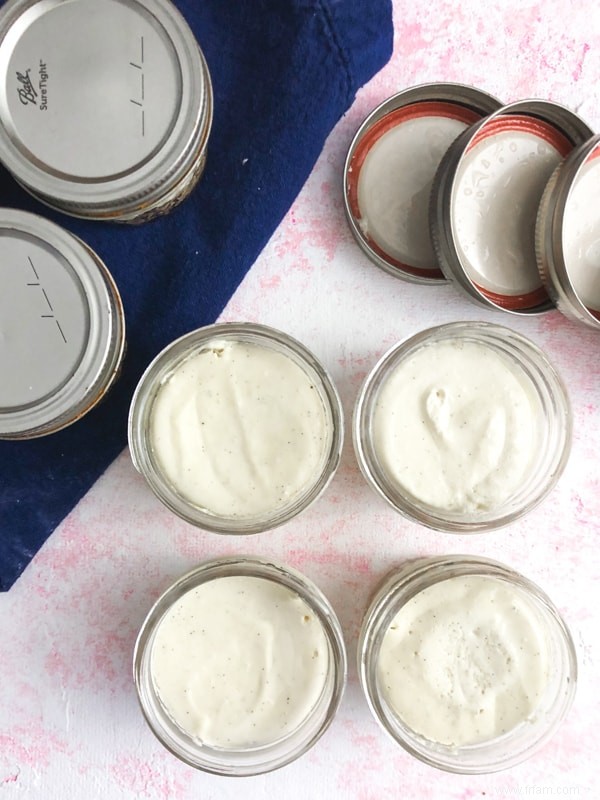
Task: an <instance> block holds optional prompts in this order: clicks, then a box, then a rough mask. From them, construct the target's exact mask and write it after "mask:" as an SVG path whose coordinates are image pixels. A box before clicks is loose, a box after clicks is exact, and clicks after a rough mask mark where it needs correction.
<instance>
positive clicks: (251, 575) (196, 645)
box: [134, 556, 346, 776]
mask: <svg viewBox="0 0 600 800" xmlns="http://www.w3.org/2000/svg"><path fill="white" fill-rule="evenodd" d="M134 678H135V683H136V688H137V692H138V698H139V701H140V704H141V707H142V711H143V713H144V716H145V718H146V721H147V722H148V724H149V726H150V728H151V729H152V731H153V732H154V734H155V735H156V736H157V737H158V739H159V740H160V741H161V743H162V744H163V745H164V746H165V747H166V748H167V749H169V750H170V751H171V752H172V753H173V754H174V755H176V756H177V757H178V758H180V759H182V760H183V761H185V762H187V763H188V764H190V765H191V766H193V767H196V768H198V769H202V770H204V771H206V772H212V773H215V774H219V775H238V776H240V775H256V774H259V773H263V772H268V771H271V770H273V769H277V768H278V767H282V766H284V765H285V764H288V763H289V762H290V761H293V760H294V759H296V758H298V757H299V756H300V755H302V754H303V753H304V752H306V751H307V750H308V749H309V748H310V747H312V746H313V745H314V744H315V742H316V741H317V740H318V739H319V738H320V736H321V735H322V734H323V733H324V731H325V730H326V729H327V728H328V727H329V725H330V723H331V722H332V720H333V718H334V716H335V713H336V711H337V708H338V706H339V703H340V700H341V697H342V694H343V690H344V686H345V681H346V653H345V647H344V641H343V638H342V632H341V628H340V624H339V622H338V619H337V617H336V615H335V612H334V611H333V609H332V607H331V605H330V604H329V602H328V600H327V599H326V598H325V596H324V595H323V594H322V592H321V591H320V590H319V589H318V588H317V587H316V586H315V585H314V584H313V583H312V582H311V581H309V580H308V578H306V577H304V576H303V575H301V574H300V573H299V572H296V571H295V570H292V569H290V568H288V567H284V566H282V565H280V564H275V563H273V562H271V561H267V560H264V559H260V558H253V557H241V556H235V557H230V558H222V559H216V560H214V561H209V562H205V563H203V564H200V565H199V566H198V567H197V568H196V569H194V570H192V571H191V572H189V573H188V574H187V575H184V576H183V577H182V578H180V579H179V580H177V581H176V582H175V583H174V584H173V585H172V586H171V587H170V588H169V589H167V591H166V592H165V593H164V594H163V595H162V597H160V598H159V599H158V600H157V602H156V603H155V604H154V606H153V608H152V609H151V611H150V613H149V614H148V616H147V618H146V620H145V622H144V624H143V625H142V628H141V630H140V633H139V636H138V640H137V643H136V647H135V654H134Z"/></svg>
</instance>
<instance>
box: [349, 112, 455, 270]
mask: <svg viewBox="0 0 600 800" xmlns="http://www.w3.org/2000/svg"><path fill="white" fill-rule="evenodd" d="M466 127H467V125H466V124H465V123H464V122H461V121H459V120H456V119H450V118H447V117H433V116H425V117H417V118H415V119H410V120H406V121H405V122H402V123H400V124H398V125H397V126H396V127H395V128H392V129H391V130H390V131H388V132H387V133H384V134H383V136H381V138H379V139H378V140H377V141H376V142H375V144H374V145H373V146H372V147H371V149H370V150H369V153H368V155H367V156H366V158H365V160H364V162H363V165H362V167H361V170H360V176H359V179H358V205H359V208H360V213H361V221H360V226H361V229H362V231H363V233H365V234H366V235H368V236H370V237H371V239H373V241H375V242H376V244H378V245H379V247H380V248H381V249H382V250H383V251H384V252H385V253H387V254H388V255H390V256H392V258H394V259H396V260H397V261H401V262H402V263H405V264H408V265H409V266H414V267H418V268H421V269H436V268H437V261H436V257H435V253H434V251H433V245H432V243H431V237H430V235H429V216H428V208H429V195H430V192H431V185H432V183H433V178H434V176H435V172H436V170H437V168H438V166H439V164H440V161H441V160H442V157H443V155H444V153H445V152H446V150H447V149H448V147H449V146H450V145H451V144H452V142H453V141H454V139H456V137H457V136H458V135H459V134H460V133H462V131H463V130H465V128H466Z"/></svg>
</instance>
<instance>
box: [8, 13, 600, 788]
mask: <svg viewBox="0 0 600 800" xmlns="http://www.w3.org/2000/svg"><path fill="white" fill-rule="evenodd" d="M395 29H396V44H395V52H394V56H393V59H392V61H391V62H390V64H389V65H388V66H387V67H386V68H385V69H384V70H383V71H382V72H381V73H380V74H379V75H377V76H376V77H375V78H374V79H373V80H372V81H371V83H370V84H369V85H368V86H367V87H365V88H364V89H363V90H362V91H361V92H360V94H359V96H358V97H357V99H356V102H355V103H354V106H353V107H352V109H351V110H350V111H349V113H348V114H347V116H346V117H345V118H344V119H343V120H342V121H341V122H340V123H339V125H338V126H337V128H336V129H335V130H334V132H333V133H332V135H331V137H330V138H329V140H328V142H327V145H326V147H325V149H324V152H323V153H322V155H321V158H320V160H319V162H318V164H317V166H316V168H315V170H314V172H313V174H312V176H311V177H310V179H309V181H308V182H307V184H306V186H305V187H304V189H303V191H302V192H301V194H300V196H299V197H298V198H297V200H296V202H295V204H294V206H293V208H292V209H291V210H290V212H289V214H288V215H287V217H286V219H285V220H284V222H283V223H282V225H281V226H280V228H279V230H278V231H277V232H276V234H275V235H274V237H273V239H272V241H271V242H270V244H269V245H268V246H267V247H266V249H265V251H264V252H263V254H262V256H261V257H260V259H259V260H258V262H257V264H256V265H255V267H254V268H253V270H252V271H251V272H250V274H249V275H248V277H247V279H246V281H245V282H244V284H243V285H242V286H241V288H240V290H239V291H238V293H237V294H236V295H235V297H234V298H233V299H232V301H231V303H230V304H229V306H228V308H227V309H226V311H225V314H224V315H223V318H224V319H226V320H234V319H235V320H237V319H241V320H253V321H260V322H264V323H268V324H271V325H274V326H277V327H280V328H282V329H284V330H286V331H288V332H289V333H291V334H292V335H294V336H296V337H298V338H299V339H301V340H302V341H304V342H305V343H306V344H307V345H308V346H309V347H311V348H312V349H313V350H314V351H315V352H316V353H317V354H318V355H319V357H320V358H321V359H322V360H323V361H324V363H325V364H326V365H327V367H328V368H329V369H330V371H331V373H332V375H333V377H334V379H335V381H336V383H337V384H338V386H339V389H340V393H341V396H342V398H343V402H344V406H345V409H346V412H347V417H348V419H349V417H350V413H351V409H352V404H353V401H354V398H355V395H356V392H357V389H358V387H359V385H360V382H361V380H362V378H363V377H364V375H365V374H366V372H367V371H368V370H369V369H370V367H371V366H372V365H373V363H374V361H375V360H376V358H377V357H378V356H379V355H380V354H381V353H382V352H383V351H384V350H385V349H386V348H387V347H389V346H390V345H391V344H392V343H393V342H395V341H396V340H398V339H399V338H402V337H404V336H406V335H409V334H411V333H414V332H416V331H418V330H421V329H423V328H426V327H428V326H430V325H432V324H439V323H443V322H449V321H454V320H461V319H485V320H490V321H494V322H498V323H502V324H506V325H509V326H512V327H514V328H516V329H518V330H519V331H521V332H522V333H524V334H526V335H527V336H529V337H530V338H532V339H533V340H534V341H536V342H537V343H538V344H540V345H541V346H542V347H544V348H545V349H546V351H547V353H548V355H549V356H550V358H551V359H552V360H553V361H554V362H555V364H556V366H557V367H558V369H559V370H560V371H561V373H562V375H563V376H564V378H565V380H566V382H567V385H568V387H569V389H570V393H571V399H572V403H573V411H574V415H575V441H574V446H573V452H572V457H571V460H570V463H569V466H568V468H567V470H566V473H565V474H564V476H563V477H562V479H561V481H560V483H559V485H558V487H557V488H556V489H555V490H554V491H553V493H552V494H551V496H550V497H549V498H548V499H547V500H546V502H545V503H544V504H543V505H542V506H541V507H540V508H538V509H537V510H536V511H534V512H533V513H531V514H530V515H529V516H528V517H526V518H525V519H524V520H523V521H521V522H519V523H517V524H515V525H512V526H511V527H509V528H506V529H504V530H501V531H498V532H496V533H492V534H484V535H477V536H472V537H461V536H451V535H444V534H440V533H434V532H432V531H427V530H425V529H424V528H421V527H419V526H417V525H414V524H411V523H408V522H406V521H404V520H403V519H402V518H400V517H399V516H397V515H396V514H394V513H393V512H392V511H391V510H388V509H387V507H386V506H385V505H384V504H383V502H381V501H379V499H378V498H377V497H376V496H375V495H374V494H373V493H372V492H371V491H370V490H369V488H368V487H367V485H366V484H365V482H364V481H363V479H362V478H361V476H360V474H359V471H358V468H357V466H356V463H355V459H354V456H353V453H352V449H351V446H350V443H349V437H348V441H347V444H346V446H345V450H344V457H343V461H342V466H341V469H340V470H339V472H338V474H337V476H336V477H335V479H334V481H333V483H332V485H331V486H330V488H329V490H328V491H327V493H326V494H325V496H324V497H323V498H321V500H320V501H319V502H318V503H317V504H316V505H315V506H313V508H312V509H310V510H309V511H308V512H307V513H306V514H305V515H304V516H302V517H301V518H299V519H298V520H296V521H293V522H291V523H289V524H288V525H286V526H285V527H283V528H281V529H279V530H276V531H273V532H271V533H266V534H262V535H260V536H255V537H252V538H250V539H240V540H235V539H229V538H224V537H220V536H216V535H211V534H209V533H205V532H202V531H198V530H195V529H194V528H192V527H190V526H188V525H186V524H185V523H184V522H181V521H180V520H178V519H176V518H174V517H173V516H172V515H171V514H169V512H167V511H166V510H165V509H164V508H162V507H161V505H160V504H159V502H158V501H157V500H156V499H155V498H154V496H153V495H152V494H151V493H150V491H149V489H148V488H147V487H146V485H145V483H144V481H143V480H142V479H141V478H140V477H139V476H138V475H137V474H136V473H135V471H134V469H133V467H132V465H131V463H130V460H129V457H128V455H127V453H123V455H122V456H121V457H120V458H119V459H118V460H117V462H116V463H115V464H114V465H113V466H112V467H111V468H110V469H109V470H108V472H107V473H106V474H105V476H104V477H103V478H102V479H101V480H100V481H99V483H98V484H97V486H96V487H95V488H94V489H93V491H92V492H90V494H89V495H88V496H87V497H86V498H85V499H84V500H83V502H81V503H80V505H79V506H78V507H77V508H76V509H75V511H74V512H73V513H72V514H71V516H70V517H69V518H68V519H67V520H66V521H65V522H64V524H63V525H62V526H61V527H60V529H59V530H58V531H57V532H56V534H55V535H54V536H53V537H52V538H51V539H50V541H49V542H48V544H47V545H46V546H45V547H44V549H43V550H42V552H41V553H40V554H39V555H38V557H37V558H36V559H35V560H34V562H33V564H32V565H31V567H30V568H29V569H28V570H27V571H26V573H25V574H24V575H23V577H22V578H21V580H20V581H19V582H18V584H17V585H16V586H15V587H14V589H13V590H11V592H10V593H9V594H7V595H4V596H0V639H1V641H2V655H1V657H0V798H11V800H12V798H27V800H65V799H66V798H85V799H86V800H95V798H101V799H102V800H117V799H118V800H121V798H138V797H139V798H150V800H166V799H167V798H174V799H175V800H179V799H180V800H192V798H193V800H198V798H201V799H202V800H208V799H209V798H239V797H241V796H243V797H245V798H248V800H252V799H253V798H257V799H258V798H263V797H267V796H269V797H271V796H280V797H284V798H290V800H295V799H296V798H298V800H306V798H310V800H313V799H314V798H332V799H335V798H357V800H381V799H382V798H396V797H397V798H400V797H402V798H421V797H423V798H434V800H437V798H439V799H440V800H459V798H464V799H465V800H466V798H482V797H485V798H501V797H506V796H511V795H513V796H529V795H550V796H552V795H565V794H566V795H568V796H570V797H581V798H596V797H597V796H598V788H597V776H598V766H597V762H598V744H597V741H598V739H597V732H598V730H599V729H600V704H599V701H598V697H599V696H600V693H599V692H598V685H600V652H599V645H600V624H599V616H600V611H599V609H600V569H599V567H600V555H599V554H600V548H599V547H598V540H599V537H600V521H599V520H600V470H599V466H598V465H599V456H598V454H599V453H600V358H598V353H599V347H600V335H598V334H595V333H594V332H588V331H587V330H585V329H584V328H581V327H577V326H576V325H574V324H572V323H570V322H568V321H567V320H566V319H563V318H562V317H561V316H560V315H559V314H558V313H557V312H552V313H551V314H548V315H546V316H543V317H539V318H535V319H523V318H514V317H511V316H508V315H505V314H502V313H494V312H491V311H490V312H487V311H485V310H482V309H479V308H477V307H476V306H474V305H471V304H470V303H468V302H467V301H466V300H465V299H463V298H462V297H461V296H460V295H458V294H457V293H456V292H455V291H454V290H453V289H452V288H451V287H446V286H440V287H435V288H429V287H422V286H413V285H410V284H407V283H403V282H401V281H398V280H395V279H394V278H392V277H390V276H388V275H386V274H384V273H383V272H381V271H379V270H378V269H376V268H375V267H374V266H373V265H372V264H370V263H369V261H368V260H367V259H366V257H365V256H364V255H363V254H362V252H361V251H360V250H359V249H358V247H357V246H356V245H355V243H354V241H353V239H352V237H351V235H350V233H349V230H348V229H347V226H346V223H345V220H344V214H343V204H342V197H341V188H340V187H341V168H342V164H343V160H344V157H345V153H346V150H347V147H348V145H349V143H350V140H351V137H352V135H353V133H354V131H355V130H356V128H357V127H358V125H359V123H360V122H361V120H362V119H363V118H364V117H365V116H366V114H367V113H368V112H369V111H370V110H371V109H372V108H373V107H374V106H375V105H377V104H378V103H379V102H381V101H382V100H383V99H384V98H386V97H387V96H389V95H391V94H393V93H395V92H396V91H398V90H400V89H402V88H405V87H408V86H411V85H414V84H416V83H422V82H426V81H437V80H451V81H459V82H463V83H468V84H473V85H476V86H479V87H481V88H483V89H485V90H487V91H489V92H491V93H492V94H495V95H497V96H499V97H500V98H502V99H504V100H506V101H509V100H517V99H520V98H524V97H533V96H537V97H546V98H550V99H553V100H555V101H558V102H561V103H563V104H565V105H567V106H569V107H570V108H572V109H574V110H576V111H578V112H579V113H580V114H581V115H582V116H583V117H584V118H585V119H586V120H587V121H588V122H589V124H590V125H591V126H592V127H595V128H596V129H598V128H600V84H599V83H598V75H599V74H600V12H598V11H597V10H596V9H595V6H594V4H591V3H590V4H588V3H573V2H567V0H546V1H545V2H543V1H542V0H490V2H481V0H462V2H461V3H460V4H459V3H454V2H451V1H450V0H446V1H445V2H444V0H428V1H427V2H425V0H411V1H410V2H409V1H408V0H395ZM236 552H254V553H256V554H258V555H269V556H272V557H275V558H278V559H280V560H282V561H284V562H287V563H288V564H290V565H292V566H295V567H297V568H299V569H301V570H302V571H304V572H305V573H306V574H307V575H308V576H310V577H311V578H313V579H314V580H315V581H316V582H317V583H318V584H319V585H320V586H321V588H322V589H323V590H324V591H325V593H326V594H327V595H328V596H329V598H330V599H331V601H332V603H333V604H334V606H335V607H336V608H337V609H338V611H339V615H340V618H341V622H342V624H343V627H344V631H345V635H346V641H347V645H348V649H349V654H350V663H351V670H350V679H349V684H348V689H347V692H346V695H345V697H344V701H343V704H342V707H341V710H340V713H339V715H338V717H337V718H336V720H335V721H334V724H333V725H332V727H331V728H330V730H329V731H328V732H327V734H326V735H325V736H324V737H323V739H322V740H321V741H320V742H319V743H318V745H317V746H316V747H315V748H314V749H313V750H312V751H311V752H309V753H308V754H307V755H305V756H304V757H303V758H302V759H300V760H299V761H297V762H295V763H294V764H292V765H290V766H288V767H286V768H285V769H283V770H281V771H279V772H277V773H273V774H272V775H267V776H262V777H257V778H249V779H244V780H242V781H233V780H228V779H224V778H218V777H213V776H208V775H204V774H201V773H197V772H195V771H194V770H192V769H191V768H188V767H186V766H184V765H182V764H181V763H179V762H178V761H177V760H176V759H175V758H173V757H172V756H171V755H169V754H168V753H167V752H166V751H164V750H163V749H162V748H161V747H160V745H159V744H158V743H157V742H156V740H155V739H154V738H153V736H152V735H151V733H150V732H149V731H148V729H147V728H146V726H145V723H144V722H143V720H142V717H141V714H140V712H139V710H138V708H137V702H136V698H135V694H134V690H133V685H132V681H131V677H130V672H131V669H130V663H131V654H132V648H133V643H134V640H135V636H136V632H137V630H138V628H139V625H140V623H141V621H142V619H143V617H144V615H145V613H146V611H147V610H148V608H149V606H150V604H151V603H152V602H153V600H154V599H155V598H156V597H157V595H158V593H159V592H160V591H161V590H162V589H164V588H165V587H166V586H167V585H168V584H169V582H170V581H171V580H172V579H173V578H175V577H176V576H178V575H179V574H180V573H182V572H183V571H185V570H188V569H189V568H190V567H192V566H193V565H194V564H195V563H196V562H198V561H199V560H201V559H204V558H208V557H214V556H218V555H223V554H229V553H236ZM445 552H466V553H477V554H481V555H485V556H489V557H493V558H498V559H500V560H502V561H505V562H507V563H509V564H511V565H512V566H514V567H515V568H517V569H519V570H521V571H523V572H525V573H526V574H527V575H528V576H529V577H530V578H532V579H533V580H535V581H537V582H538V583H540V584H541V585H542V586H543V587H544V588H545V589H546V590H547V591H548V592H549V593H550V594H551V595H552V597H553V598H554V600H555V602H556V603H557V605H558V606H559V608H560V609H561V611H562V612H563V613H564V615H565V617H566V619H567V621H568V623H569V625H570V627H571V630H572V632H573V636H574V638H575V641H576V644H577V649H578V657H579V664H580V672H581V675H580V681H579V687H578V694H577V698H576V701H575V704H574V707H573V709H572V710H571V712H570V714H569V716H568V718H567V720H566V721H565V723H564V724H563V726H562V728H561V729H560V731H559V732H558V734H557V735H556V736H555V737H554V739H553V740H552V741H551V742H550V743H549V744H548V745H547V746H546V747H545V748H544V749H543V750H542V751H541V752H540V753H539V754H538V755H537V756H535V757H534V758H532V759H531V760H530V761H529V762H527V763H525V764H523V765H522V766H519V767H517V768H515V769H512V770H510V771H508V772H505V773H499V774H497V775H493V776H482V777H464V776H452V775H447V774H444V773H442V772H438V771H436V770H433V769H431V768H428V767H425V766H424V765H422V764H420V763H419V762H417V761H415V760H414V759H412V758H411V757H410V756H408V755H407V754H405V753H404V752H403V751H401V750H400V749H399V748H397V747H395V746H394V745H393V744H392V743H391V742H389V741H388V740H387V738H386V737H385V736H384V735H383V733H382V732H381V731H380V730H379V728H378V727H377V725H376V724H375V722H374V721H373V719H372V718H371V717H370V715H369V711H368V708H367V706H366V703H365V701H364V699H363V698H362V696H361V692H360V689H359V686H358V683H357V679H356V671H355V668H354V663H353V662H354V650H355V645H356V638H357V632H358V627H359V624H360V619H361V615H362V613H363V610H364V608H365V606H366V604H367V601H368V598H369V596H370V594H371V592H372V591H373V589H374V587H375V586H376V584H377V582H378V580H379V578H380V577H381V576H382V575H383V574H384V573H385V572H386V571H387V570H389V568H390V567H391V566H392V565H393V564H395V563H399V562H401V561H403V560H404V559H406V558H411V557H414V556H416V555H423V554H434V553H445Z"/></svg>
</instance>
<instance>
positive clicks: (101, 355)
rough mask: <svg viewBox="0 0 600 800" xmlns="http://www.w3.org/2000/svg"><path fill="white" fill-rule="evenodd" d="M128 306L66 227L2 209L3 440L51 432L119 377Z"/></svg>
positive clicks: (81, 411) (0, 401) (0, 371)
mask: <svg viewBox="0 0 600 800" xmlns="http://www.w3.org/2000/svg"><path fill="white" fill-rule="evenodd" d="M124 342H125V339H124V319H123V309H122V306H121V301H120V298H119V295H118V292H117V290H116V287H115V285H114V283H113V281H112V278H111V277H110V275H109V274H108V272H107V270H106V268H105V267H104V265H103V264H102V263H101V262H100V261H99V259H98V257H97V256H95V255H94V254H93V253H92V251H91V250H90V249H89V248H88V247H87V246H86V245H84V244H83V243H82V242H80V241H79V240H78V239H76V238H75V237H74V236H72V235H71V234H70V233H68V232H67V231H65V230H63V229H62V228H60V227H59V226H58V225H55V224H54V223H51V222H49V221H48V220H45V219H43V218H42V217H38V216H35V215H34V214H28V213H25V212H23V211H15V210H9V209H0V376H1V380H0V438H30V437H33V436H41V435H44V434H46V433H52V432H53V431H55V430H59V429H60V428H63V427H65V426H66V425H69V424H70V423H71V422H74V421H75V420H76V419H77V418H79V417H80V416H82V415H83V414H84V413H86V412H87V411H88V410H89V409H90V408H91V407H92V406H93V405H94V404H95V403H96V402H97V401H98V400H99V399H100V397H101V396H102V395H103V394H104V392H105V391H106V390H107V388H108V387H109V386H110V384H111V383H112V381H113V380H114V378H115V375H116V373H117V370H118V366H119V364H120V361H121V358H122V355H123V349H124Z"/></svg>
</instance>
